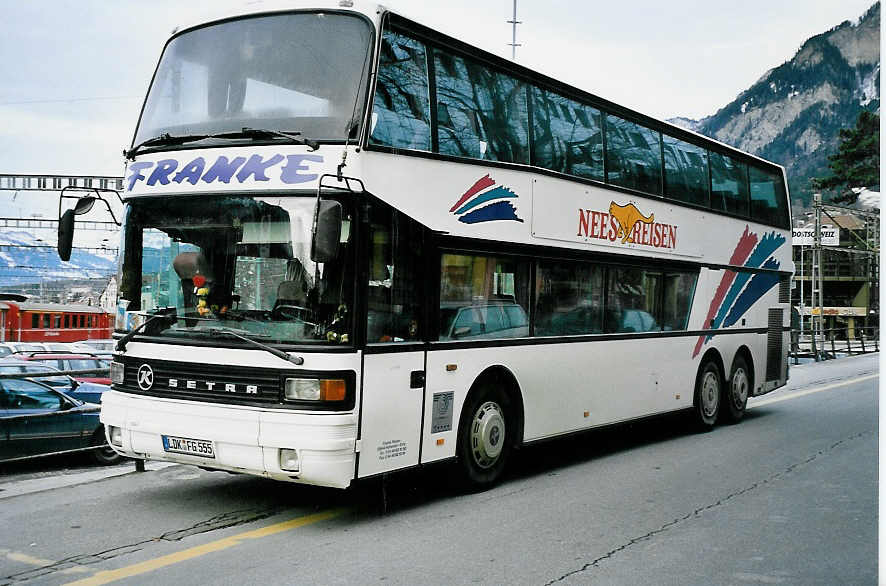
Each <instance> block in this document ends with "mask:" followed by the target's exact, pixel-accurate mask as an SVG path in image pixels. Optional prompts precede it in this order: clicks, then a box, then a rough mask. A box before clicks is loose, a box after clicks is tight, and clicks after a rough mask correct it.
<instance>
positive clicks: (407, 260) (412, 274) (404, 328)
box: [366, 203, 423, 344]
mask: <svg viewBox="0 0 886 586" xmlns="http://www.w3.org/2000/svg"><path fill="white" fill-rule="evenodd" d="M369 238H370V243H369V246H370V253H369V254H370V257H369V296H368V299H367V309H368V311H367V316H366V320H367V321H366V341H367V342H368V343H370V344H371V343H377V342H408V341H415V340H419V339H420V338H421V331H420V328H419V316H420V313H419V311H420V310H419V308H420V304H419V298H420V296H421V294H422V292H421V283H422V282H423V281H422V278H421V262H422V258H421V257H422V250H421V232H420V231H419V228H418V226H417V225H416V224H415V223H414V222H412V221H411V220H409V219H408V218H407V217H406V216H404V215H403V214H401V213H399V212H396V211H392V210H391V209H390V208H388V207H387V206H384V205H383V204H379V203H376V204H375V205H374V206H373V207H372V210H371V214H370V229H369Z"/></svg>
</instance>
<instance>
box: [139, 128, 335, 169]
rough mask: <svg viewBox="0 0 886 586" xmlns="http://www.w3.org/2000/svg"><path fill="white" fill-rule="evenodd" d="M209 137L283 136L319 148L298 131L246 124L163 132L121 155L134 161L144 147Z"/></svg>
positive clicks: (256, 137) (311, 147)
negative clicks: (226, 128) (217, 129)
mask: <svg viewBox="0 0 886 586" xmlns="http://www.w3.org/2000/svg"><path fill="white" fill-rule="evenodd" d="M210 138H220V139H223V140H239V139H244V138H249V139H252V140H256V139H263V138H265V139H266V138H285V139H286V140H288V141H289V142H293V143H295V144H303V145H305V146H307V147H308V148H309V149H311V151H316V150H317V149H319V148H320V143H319V142H317V141H316V140H312V139H310V138H307V137H305V138H302V137H301V133H300V132H288V131H286V132H283V131H280V130H269V129H266V128H249V127H247V126H244V127H243V128H241V129H240V130H239V131H235V132H219V133H218V134H184V135H181V136H173V135H171V134H169V133H168V132H164V133H163V134H161V135H160V136H155V137H154V138H149V139H148V140H145V141H142V142H140V143H138V144H137V145H135V146H134V147H132V148H131V149H123V156H124V157H126V159H127V160H129V161H134V160H135V155H137V154H138V153H139V151H141V150H142V149H145V148H149V147H159V146H176V145H180V144H185V143H188V142H197V141H200V140H206V139H210Z"/></svg>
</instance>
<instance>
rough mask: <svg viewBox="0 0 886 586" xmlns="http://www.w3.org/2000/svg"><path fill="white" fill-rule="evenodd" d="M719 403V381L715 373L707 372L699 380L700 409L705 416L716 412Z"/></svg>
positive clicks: (711, 415) (710, 415)
mask: <svg viewBox="0 0 886 586" xmlns="http://www.w3.org/2000/svg"><path fill="white" fill-rule="evenodd" d="M719 403H720V382H719V380H718V379H717V375H716V373H713V372H707V373H705V375H704V379H702V381H701V410H702V412H703V413H704V416H705V417H713V416H714V415H716V414H717V407H718V405H719Z"/></svg>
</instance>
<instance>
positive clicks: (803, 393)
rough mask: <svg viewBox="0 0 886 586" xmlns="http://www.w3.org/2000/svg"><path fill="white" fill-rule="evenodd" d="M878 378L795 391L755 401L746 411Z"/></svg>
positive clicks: (868, 376) (876, 375) (870, 375)
mask: <svg viewBox="0 0 886 586" xmlns="http://www.w3.org/2000/svg"><path fill="white" fill-rule="evenodd" d="M879 376H880V373H877V374H869V375H867V376H860V377H858V378H853V379H849V380H844V381H843V382H839V383H834V384H832V385H825V386H823V387H815V388H814V389H807V390H805V391H797V392H796V393H791V394H790V395H784V396H782V397H772V398H771V399H763V400H762V401H755V402H754V403H753V404H752V405H748V409H753V408H754V407H762V406H764V405H772V404H773V403H781V402H782V401H789V400H791V399H797V398H799V397H805V396H806V395H811V394H813V393H820V392H822V391H830V390H831V389H836V388H838V387H845V386H847V385H851V384H855V383H861V382H864V381H866V380H871V379H874V378H877V377H879Z"/></svg>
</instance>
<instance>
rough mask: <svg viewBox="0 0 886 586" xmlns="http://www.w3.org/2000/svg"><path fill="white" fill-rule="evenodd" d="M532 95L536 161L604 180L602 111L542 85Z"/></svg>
mask: <svg viewBox="0 0 886 586" xmlns="http://www.w3.org/2000/svg"><path fill="white" fill-rule="evenodd" d="M532 96H533V97H532V116H533V129H532V132H533V140H534V141H535V142H534V149H533V152H532V164H533V165H537V166H539V167H544V168H545V169H551V170H553V171H559V172H561V173H568V174H569V175H577V176H579V177H587V178H589V179H596V180H598V181H603V134H602V131H601V128H600V111H599V110H597V109H595V108H591V107H589V106H585V105H583V104H580V103H578V102H574V101H572V100H570V99H568V98H564V97H562V96H558V95H557V94H555V93H553V92H548V91H545V90H541V89H538V88H533V90H532ZM572 112H574V113H575V117H572V114H571V113H572ZM567 113H568V114H569V117H566V114H567Z"/></svg>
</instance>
